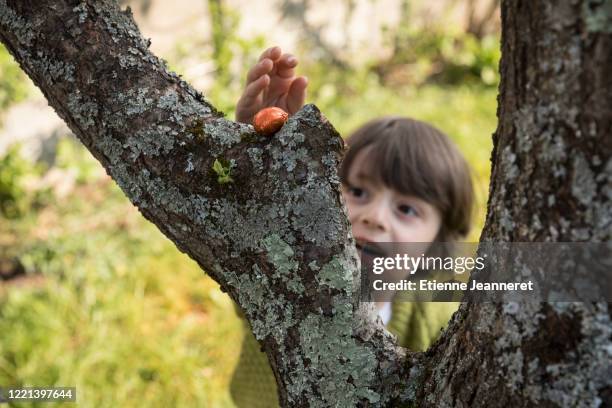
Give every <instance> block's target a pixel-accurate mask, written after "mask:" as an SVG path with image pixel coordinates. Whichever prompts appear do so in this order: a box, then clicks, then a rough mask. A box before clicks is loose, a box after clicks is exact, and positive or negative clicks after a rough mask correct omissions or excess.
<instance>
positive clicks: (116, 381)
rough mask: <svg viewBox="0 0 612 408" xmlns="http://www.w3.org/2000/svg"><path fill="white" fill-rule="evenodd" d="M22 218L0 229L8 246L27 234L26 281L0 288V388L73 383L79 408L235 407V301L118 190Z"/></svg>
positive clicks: (77, 194)
mask: <svg viewBox="0 0 612 408" xmlns="http://www.w3.org/2000/svg"><path fill="white" fill-rule="evenodd" d="M22 221H23V222H22V223H21V225H19V224H20V223H15V222H13V223H11V224H8V223H7V222H6V221H4V220H3V221H2V222H1V223H0V229H2V230H4V231H7V230H8V234H5V235H3V236H4V242H5V243H6V242H8V238H7V237H10V236H11V234H12V235H13V236H14V237H15V238H17V233H18V232H19V233H21V234H24V233H27V236H23V235H22V236H21V238H22V240H17V239H14V240H13V242H12V243H11V244H10V245H12V246H13V247H18V250H17V252H18V253H19V255H20V258H21V259H22V262H23V263H24V264H25V266H26V268H27V270H28V272H29V274H28V278H27V279H22V280H18V281H17V282H16V283H12V284H10V285H6V284H4V285H3V286H0V333H2V336H1V338H0V384H2V385H3V386H9V385H10V386H20V385H23V386H25V385H28V386H37V385H38V386H50V385H56V386H76V387H77V393H78V400H79V406H82V407H116V406H159V407H167V406H213V407H217V406H219V407H224V406H228V407H230V406H232V404H231V403H230V400H229V395H228V392H227V384H228V381H229V376H230V374H231V369H232V367H233V364H235V360H236V358H237V353H238V345H239V341H240V336H241V331H240V330H241V329H240V326H239V322H238V321H237V319H236V318H235V315H234V311H233V308H232V305H231V303H230V301H229V298H227V297H226V296H225V295H224V294H223V293H222V292H220V290H219V288H218V286H217V285H216V284H215V283H214V282H213V281H212V280H211V279H209V278H207V277H205V275H204V273H203V272H202V271H201V270H200V268H199V267H198V266H197V265H196V264H195V262H193V261H191V260H190V259H189V258H188V257H187V256H185V255H183V254H182V253H180V252H179V251H178V250H177V249H176V248H175V247H174V245H173V244H172V243H171V242H170V241H168V240H167V239H166V238H165V237H164V236H163V235H162V234H161V233H160V232H158V231H157V229H156V227H154V226H153V225H152V224H150V223H149V222H147V221H146V220H144V218H143V217H142V216H141V215H140V214H139V213H138V211H137V210H136V209H135V208H134V207H133V206H132V205H131V204H130V203H129V202H128V201H127V199H126V198H125V197H124V196H123V194H122V193H121V192H120V191H119V190H118V188H117V187H116V186H115V185H114V183H112V182H111V181H110V180H108V179H106V178H102V179H99V180H96V181H90V183H89V184H88V185H79V186H77V188H76V190H75V191H74V192H73V194H72V195H71V196H70V197H69V198H68V199H64V200H63V201H61V202H55V203H52V204H51V205H49V206H48V207H46V208H45V209H44V210H42V211H40V212H38V213H36V214H30V219H29V220H22ZM26 230H27V231H26ZM40 274H42V277H43V278H42V279H41V278H36V277H37V276H40ZM26 406H27V405H26ZM67 406H69V405H67Z"/></svg>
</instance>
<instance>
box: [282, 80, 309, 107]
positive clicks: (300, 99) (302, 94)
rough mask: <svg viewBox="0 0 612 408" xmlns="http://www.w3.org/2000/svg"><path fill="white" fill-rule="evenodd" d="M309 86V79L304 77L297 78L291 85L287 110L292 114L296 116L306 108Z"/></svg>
mask: <svg viewBox="0 0 612 408" xmlns="http://www.w3.org/2000/svg"><path fill="white" fill-rule="evenodd" d="M307 86H308V78H306V77H303V76H302V77H297V78H295V80H293V82H292V83H291V87H290V88H289V92H288V93H287V109H288V110H289V113H290V114H294V113H295V112H297V111H299V110H300V109H301V108H302V106H304V102H305V101H306V87H307Z"/></svg>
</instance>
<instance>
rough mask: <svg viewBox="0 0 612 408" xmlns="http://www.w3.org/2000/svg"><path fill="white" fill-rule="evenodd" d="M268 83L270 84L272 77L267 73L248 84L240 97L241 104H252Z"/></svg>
mask: <svg viewBox="0 0 612 408" xmlns="http://www.w3.org/2000/svg"><path fill="white" fill-rule="evenodd" d="M268 85H270V77H269V76H268V75H267V74H265V75H262V76H260V77H259V78H257V79H256V80H255V81H253V82H251V83H250V84H248V85H247V87H246V88H245V90H244V93H243V94H242V98H240V102H241V105H243V106H248V105H251V104H252V103H253V102H255V100H256V99H257V97H258V96H259V95H260V94H261V92H262V91H263V90H264V89H266V87H267V86H268Z"/></svg>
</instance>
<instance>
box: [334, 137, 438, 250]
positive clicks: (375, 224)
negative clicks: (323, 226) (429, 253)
mask: <svg viewBox="0 0 612 408" xmlns="http://www.w3.org/2000/svg"><path fill="white" fill-rule="evenodd" d="M368 150H369V149H368V148H366V149H364V150H362V151H361V152H359V153H358V154H357V156H355V159H354V160H353V162H352V164H351V168H350V169H349V172H348V177H347V181H348V185H346V186H343V189H342V193H343V196H344V200H345V201H346V206H347V209H348V215H349V220H350V221H351V224H352V228H353V236H354V237H355V240H356V241H357V245H358V248H359V249H360V248H361V247H362V246H363V245H364V244H365V243H367V242H432V241H433V240H434V239H435V238H436V235H437V234H438V231H439V230H440V226H441V224H442V216H441V214H440V211H439V210H438V209H437V208H436V207H434V206H433V205H431V204H429V203H428V202H426V201H424V200H422V199H420V198H418V197H414V196H409V195H404V194H401V193H399V192H397V191H395V190H393V189H391V188H389V187H387V186H386V185H384V184H382V183H380V182H377V181H375V180H373V179H371V178H369V177H368V174H366V173H365V171H364V169H366V168H367V166H365V163H366V162H367V155H368Z"/></svg>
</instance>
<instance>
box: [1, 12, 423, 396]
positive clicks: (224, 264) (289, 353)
mask: <svg viewBox="0 0 612 408" xmlns="http://www.w3.org/2000/svg"><path fill="white" fill-rule="evenodd" d="M0 39H1V40H2V42H3V43H5V44H6V45H7V47H8V49H9V50H10V51H11V53H12V54H13V55H14V57H15V58H16V59H17V61H18V62H19V63H20V64H21V66H22V68H23V69H24V70H25V71H26V72H27V73H28V75H29V76H30V77H31V78H32V79H33V81H34V82H35V83H36V85H37V86H38V87H40V89H41V90H42V91H43V93H44V94H45V96H46V97H47V99H48V101H49V103H50V104H51V106H53V108H54V109H55V110H56V112H57V113H58V114H59V115H60V116H61V117H62V118H63V119H64V120H65V121H66V123H67V124H68V125H69V126H70V128H71V129H72V131H73V132H74V133H75V134H76V135H77V136H78V137H79V139H80V140H81V141H82V142H83V144H84V145H85V146H86V147H87V148H88V149H89V150H90V151H91V152H92V154H93V155H94V156H95V157H96V158H97V159H98V160H99V161H100V162H101V163H102V164H103V166H104V167H105V169H106V170H107V172H108V173H109V174H110V175H111V176H112V177H113V179H114V180H115V181H116V182H117V183H118V184H119V186H120V187H121V188H122V190H123V191H124V193H125V194H126V195H127V196H128V198H129V199H130V200H131V202H132V203H133V204H134V205H136V206H137V207H138V209H139V210H140V212H141V213H142V214H143V215H144V216H145V217H146V218H147V219H148V220H150V221H151V222H153V223H154V224H155V225H157V226H158V228H159V229H160V230H161V231H162V232H163V233H164V234H165V235H166V236H167V237H168V238H170V239H171V240H172V241H173V242H174V243H175V244H176V245H177V247H178V248H179V249H180V250H181V251H183V252H185V253H187V254H188V255H189V256H190V257H192V258H193V259H194V260H195V261H196V262H198V264H199V265H200V266H201V267H202V268H203V269H204V270H205V271H206V272H207V273H208V274H209V275H210V276H212V277H213V279H215V280H216V281H217V282H218V283H219V284H220V285H221V287H222V289H223V290H225V291H227V292H228V293H229V295H230V296H231V297H232V298H233V299H234V300H235V301H237V302H238V304H239V305H240V307H241V308H242V309H243V310H244V312H245V315H246V316H247V318H248V320H249V321H250V323H251V327H252V329H253V332H254V333H255V335H256V337H257V338H258V339H259V340H260V341H261V342H262V344H263V348H264V349H265V351H266V352H267V353H268V356H269V358H270V361H271V363H272V366H273V369H274V372H275V374H276V377H277V381H278V382H279V385H280V387H279V389H280V393H281V401H282V403H283V404H284V405H285V406H289V405H291V406H297V405H299V406H311V405H315V404H316V403H317V401H319V402H318V403H324V402H325V401H345V402H346V404H348V405H350V406H357V405H372V404H374V405H380V404H388V403H390V402H391V401H399V400H406V399H407V398H408V397H409V396H407V395H404V394H403V393H405V392H406V390H407V388H406V387H405V384H404V385H402V386H400V384H401V382H402V381H405V378H406V377H407V373H408V371H409V370H410V368H411V367H413V366H414V365H415V364H417V363H418V362H419V357H418V356H414V358H413V359H411V360H410V361H408V362H406V361H405V353H404V352H403V351H402V350H401V349H400V348H399V347H397V346H395V343H394V340H393V339H392V337H391V336H390V335H389V334H388V333H387V332H386V331H385V330H384V328H383V326H382V324H380V322H376V321H375V318H374V316H375V313H374V312H373V309H372V308H371V307H365V306H360V303H359V302H358V296H359V272H358V271H359V268H358V257H357V254H356V250H355V247H354V241H353V238H352V236H351V233H350V226H349V223H348V221H347V218H346V214H345V212H344V211H343V204H342V202H341V195H340V191H339V181H338V177H337V166H338V163H339V160H340V158H341V153H342V148H343V147H342V146H343V143H342V140H341V138H340V136H339V135H338V133H337V132H336V131H335V130H334V128H333V127H332V125H331V124H330V123H329V122H327V121H326V120H325V119H324V118H323V117H322V116H321V114H320V112H319V110H318V109H317V108H316V107H314V106H313V105H307V106H305V107H304V109H302V110H301V111H300V112H299V113H298V114H296V115H295V116H293V117H292V118H291V119H290V120H289V121H288V122H287V123H286V124H285V126H284V127H283V129H282V130H281V131H279V133H277V134H276V135H275V136H274V137H272V138H269V137H264V136H261V135H258V134H256V133H255V132H254V130H253V128H252V127H251V126H248V125H244V124H240V123H234V122H231V121H228V120H226V119H224V118H223V117H222V115H221V114H220V113H219V112H217V111H216V110H215V108H214V107H213V106H212V105H211V104H210V103H209V102H208V101H206V99H205V98H204V97H203V96H202V95H201V94H200V93H199V92H197V91H196V90H194V89H193V88H192V87H190V86H189V85H188V84H187V83H185V82H184V81H182V80H181V79H180V78H179V77H178V76H177V75H176V74H174V73H172V72H169V71H168V70H167V69H166V67H165V65H164V63H163V62H162V61H160V60H159V59H158V58H156V57H155V56H154V55H152V54H151V52H150V51H149V49H148V43H147V42H146V41H144V40H143V39H142V38H141V36H140V33H139V31H138V28H137V27H136V25H135V23H134V21H133V19H132V17H131V13H130V11H129V9H128V11H126V12H122V11H121V10H120V9H119V8H118V6H117V5H116V3H114V2H112V1H93V0H92V1H85V2H75V1H62V0H56V1H48V2H45V3H43V4H41V3H39V2H34V1H12V2H11V1H8V2H7V1H6V0H0ZM215 161H218V163H220V164H221V165H222V166H224V167H225V171H229V178H230V179H231V182H221V180H220V179H219V175H218V174H216V173H215V171H213V163H214V162H215ZM223 181H227V178H226V179H225V180H223ZM414 377H415V378H417V379H418V376H416V375H415V376H414Z"/></svg>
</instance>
